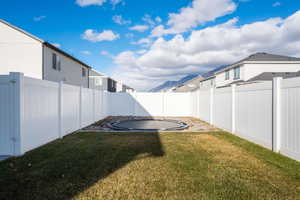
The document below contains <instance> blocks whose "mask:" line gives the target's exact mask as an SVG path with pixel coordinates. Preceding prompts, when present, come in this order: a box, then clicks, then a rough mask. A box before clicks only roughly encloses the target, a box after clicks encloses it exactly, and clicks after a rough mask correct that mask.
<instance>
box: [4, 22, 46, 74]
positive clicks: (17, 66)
mask: <svg viewBox="0 0 300 200" xmlns="http://www.w3.org/2000/svg"><path fill="white" fill-rule="evenodd" d="M0 35H1V37H0V65H1V67H0V74H9V72H22V73H24V75H25V76H29V77H33V78H38V79H42V53H43V52H42V43H41V42H39V41H37V40H35V39H33V38H31V37H29V36H27V35H25V34H24V33H21V32H20V31H17V30H15V29H14V28H12V27H10V26H8V25H6V24H4V23H2V22H0Z"/></svg>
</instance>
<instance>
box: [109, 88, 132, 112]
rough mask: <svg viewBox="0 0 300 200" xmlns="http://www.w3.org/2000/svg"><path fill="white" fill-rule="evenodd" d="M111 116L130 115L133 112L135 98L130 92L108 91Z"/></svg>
mask: <svg viewBox="0 0 300 200" xmlns="http://www.w3.org/2000/svg"><path fill="white" fill-rule="evenodd" d="M108 94H109V108H110V110H109V112H110V115H111V116H131V115H135V114H134V109H135V103H136V102H135V101H136V100H135V99H134V97H133V96H132V94H130V93H108Z"/></svg>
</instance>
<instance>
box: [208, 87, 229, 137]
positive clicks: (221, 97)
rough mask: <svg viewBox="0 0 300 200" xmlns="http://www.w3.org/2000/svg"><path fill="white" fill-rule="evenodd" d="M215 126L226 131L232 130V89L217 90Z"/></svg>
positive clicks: (215, 97)
mask: <svg viewBox="0 0 300 200" xmlns="http://www.w3.org/2000/svg"><path fill="white" fill-rule="evenodd" d="M213 112H214V114H213V116H214V119H213V124H214V125H215V126H217V127H219V128H221V129H224V130H226V131H231V129H232V91H231V87H227V88H221V89H216V90H215V96H214V109H213Z"/></svg>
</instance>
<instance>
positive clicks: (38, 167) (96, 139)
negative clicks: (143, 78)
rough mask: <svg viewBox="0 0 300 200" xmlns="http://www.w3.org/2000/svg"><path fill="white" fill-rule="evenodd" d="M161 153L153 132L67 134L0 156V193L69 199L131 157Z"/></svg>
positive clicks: (0, 196)
mask: <svg viewBox="0 0 300 200" xmlns="http://www.w3.org/2000/svg"><path fill="white" fill-rule="evenodd" d="M120 103H121V102H120ZM135 103H137V102H135ZM136 106H138V109H139V110H141V111H142V112H144V113H145V115H147V116H148V117H149V116H151V115H150V113H148V112H147V110H146V109H145V108H143V106H142V105H136ZM163 155H164V149H163V145H162V143H161V140H160V137H159V133H157V132H151V133H150V132H147V133H78V134H72V135H69V136H66V137H65V138H63V139H62V140H56V141H54V142H52V143H49V144H47V145H45V146H43V147H40V148H38V149H35V150H33V151H31V152H28V153H26V154H25V155H24V156H22V157H18V158H11V159H8V160H5V161H3V162H0V199H71V198H74V197H75V196H76V195H78V194H80V193H82V192H84V191H85V190H86V189H88V188H90V187H91V186H93V185H95V184H96V183H98V182H99V181H100V182H101V181H102V180H103V179H104V178H106V177H107V176H109V175H111V174H113V173H115V172H116V171H117V170H118V169H121V168H123V167H125V166H126V165H128V164H129V163H130V162H134V161H136V160H140V159H147V158H149V157H150V158H151V157H161V156H163ZM112 184H113V183H112ZM99 190H101V188H99Z"/></svg>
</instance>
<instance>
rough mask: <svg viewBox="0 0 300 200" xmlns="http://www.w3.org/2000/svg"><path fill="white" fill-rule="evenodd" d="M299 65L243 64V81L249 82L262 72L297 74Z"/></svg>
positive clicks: (299, 68)
mask: <svg viewBox="0 0 300 200" xmlns="http://www.w3.org/2000/svg"><path fill="white" fill-rule="evenodd" d="M299 70H300V64H285V63H280V64H267V63H265V64H245V80H249V79H251V78H253V77H255V76H257V75H259V74H261V73H263V72H297V71H299Z"/></svg>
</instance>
